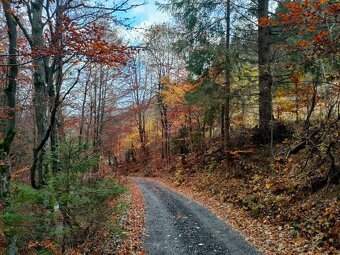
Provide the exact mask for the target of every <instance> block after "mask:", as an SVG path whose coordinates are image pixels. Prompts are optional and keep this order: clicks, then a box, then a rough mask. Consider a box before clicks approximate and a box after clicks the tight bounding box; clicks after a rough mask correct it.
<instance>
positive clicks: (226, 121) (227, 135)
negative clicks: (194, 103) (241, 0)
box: [223, 0, 231, 148]
mask: <svg viewBox="0 0 340 255" xmlns="http://www.w3.org/2000/svg"><path fill="white" fill-rule="evenodd" d="M230 84H231V63H230V0H227V10H226V37H225V100H224V132H223V133H224V137H223V145H224V147H225V148H226V147H227V145H228V143H229V140H230V133H229V131H230Z"/></svg>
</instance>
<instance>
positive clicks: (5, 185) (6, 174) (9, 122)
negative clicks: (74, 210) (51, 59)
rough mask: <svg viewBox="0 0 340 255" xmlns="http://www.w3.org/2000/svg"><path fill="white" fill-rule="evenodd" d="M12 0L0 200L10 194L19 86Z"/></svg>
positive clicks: (7, 6) (6, 4) (8, 18)
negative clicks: (11, 148) (10, 162)
mask: <svg viewBox="0 0 340 255" xmlns="http://www.w3.org/2000/svg"><path fill="white" fill-rule="evenodd" d="M11 3H12V1H10V0H9V1H3V2H2V5H3V9H4V13H5V18H6V23H7V28H8V40H9V46H8V54H9V57H8V78H7V84H6V88H5V107H4V108H5V112H6V117H7V118H6V119H5V126H6V130H4V132H5V134H4V138H3V140H2V141H1V142H0V162H1V164H0V201H1V200H4V199H6V197H7V196H8V194H9V184H10V177H11V173H10V170H11V169H10V164H9V153H10V147H11V144H12V142H13V139H14V135H15V125H16V113H15V106H16V88H17V77H18V63H17V57H16V55H17V24H16V22H15V20H14V18H13V17H12V15H11V14H10V13H9V11H8V10H10V9H11Z"/></svg>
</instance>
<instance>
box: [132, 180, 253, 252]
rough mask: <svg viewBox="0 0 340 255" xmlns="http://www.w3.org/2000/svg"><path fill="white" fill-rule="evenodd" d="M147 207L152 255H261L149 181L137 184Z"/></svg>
mask: <svg viewBox="0 0 340 255" xmlns="http://www.w3.org/2000/svg"><path fill="white" fill-rule="evenodd" d="M134 182H135V183H136V184H137V185H138V186H139V187H140V188H141V191H142V192H143V195H144V199H145V203H146V234H145V244H144V247H145V248H146V249H147V250H148V251H149V254H151V255H152V254H155V255H161V254H173V255H190V254H202V255H209V254H223V255H227V254H235V255H237V254H242V255H245V254H259V253H257V251H256V250H255V249H254V248H253V247H251V246H250V245H249V244H248V243H247V242H246V241H245V240H244V239H243V238H242V237H241V236H240V235H239V234H237V233H236V232H234V231H233V230H231V229H230V227H228V226H227V225H226V224H225V223H223V222H222V221H221V220H219V219H218V218H217V217H216V216H215V215H214V214H212V213H211V212H209V211H208V210H207V209H206V208H204V207H202V206H201V205H199V204H197V203H195V202H193V201H190V200H189V199H187V198H185V197H183V196H181V195H179V194H177V193H175V192H173V191H171V190H169V189H167V188H165V187H164V186H161V185H158V184H156V183H153V182H149V181H146V180H140V179H138V180H134Z"/></svg>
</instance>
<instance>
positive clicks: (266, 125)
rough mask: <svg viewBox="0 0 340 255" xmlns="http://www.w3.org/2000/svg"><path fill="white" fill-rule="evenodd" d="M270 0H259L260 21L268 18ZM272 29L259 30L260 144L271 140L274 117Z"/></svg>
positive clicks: (263, 28)
mask: <svg viewBox="0 0 340 255" xmlns="http://www.w3.org/2000/svg"><path fill="white" fill-rule="evenodd" d="M268 7H269V0H259V2H258V20H259V21H260V20H261V19H263V18H268ZM269 33H270V28H269V27H268V26H259V28H258V66H259V130H260V137H259V138H260V143H262V144H267V143H268V142H269V140H270V124H271V117H272V83H273V79H272V74H271V70H270V45H269V37H270V34H269Z"/></svg>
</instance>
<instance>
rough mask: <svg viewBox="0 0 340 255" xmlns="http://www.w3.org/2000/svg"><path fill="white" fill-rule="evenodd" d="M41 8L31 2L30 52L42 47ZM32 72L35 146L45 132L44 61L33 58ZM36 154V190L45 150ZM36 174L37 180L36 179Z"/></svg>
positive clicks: (41, 177)
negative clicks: (35, 132)
mask: <svg viewBox="0 0 340 255" xmlns="http://www.w3.org/2000/svg"><path fill="white" fill-rule="evenodd" d="M42 8H43V3H42V1H40V0H35V1H34V2H32V6H31V9H32V24H31V25H32V50H33V51H38V50H42V49H43V47H44V44H43V42H44V39H43V26H44V25H43V22H42ZM33 63H34V71H33V85H34V98H33V104H34V109H35V122H36V127H37V144H40V143H41V141H42V140H43V139H44V136H45V134H46V131H47V126H46V123H47V115H46V113H47V98H48V95H47V88H46V76H45V66H44V59H42V58H35V60H34V61H33ZM45 147H46V146H45V145H44V146H43V148H42V149H41V150H40V151H39V152H38V162H37V164H36V168H31V171H32V173H31V184H32V187H34V188H38V187H40V186H41V185H42V184H43V182H44V155H45V150H46V148H45ZM37 174H38V179H37V178H36V177H37Z"/></svg>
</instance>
